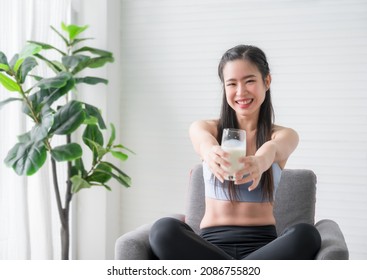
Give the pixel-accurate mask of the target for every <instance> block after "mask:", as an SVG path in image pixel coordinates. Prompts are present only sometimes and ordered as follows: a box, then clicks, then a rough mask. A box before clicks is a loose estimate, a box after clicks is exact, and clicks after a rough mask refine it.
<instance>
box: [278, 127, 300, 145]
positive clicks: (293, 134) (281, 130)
mask: <svg viewBox="0 0 367 280" xmlns="http://www.w3.org/2000/svg"><path fill="white" fill-rule="evenodd" d="M278 137H289V138H291V139H293V140H296V141H297V142H298V139H299V137H298V133H297V131H295V130H294V129H293V128H290V127H285V126H280V125H274V126H273V132H272V136H271V138H272V139H276V138H278Z"/></svg>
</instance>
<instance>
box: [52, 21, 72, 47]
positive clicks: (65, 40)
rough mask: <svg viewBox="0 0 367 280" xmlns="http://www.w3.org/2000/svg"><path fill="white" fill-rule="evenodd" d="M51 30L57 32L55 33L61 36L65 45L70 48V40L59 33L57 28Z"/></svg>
mask: <svg viewBox="0 0 367 280" xmlns="http://www.w3.org/2000/svg"><path fill="white" fill-rule="evenodd" d="M51 29H52V30H53V31H55V33H56V34H57V35H59V36H60V38H61V39H62V40H63V41H64V43H65V45H67V46H69V41H68V39H66V38H65V37H64V36H63V35H62V34H61V33H60V32H59V31H57V29H56V28H55V27H53V26H51Z"/></svg>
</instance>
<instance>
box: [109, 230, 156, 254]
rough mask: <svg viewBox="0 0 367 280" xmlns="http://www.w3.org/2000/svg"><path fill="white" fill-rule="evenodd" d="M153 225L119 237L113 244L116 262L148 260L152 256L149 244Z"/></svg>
mask: <svg viewBox="0 0 367 280" xmlns="http://www.w3.org/2000/svg"><path fill="white" fill-rule="evenodd" d="M152 225H153V223H150V224H145V225H142V226H140V227H138V228H136V229H134V230H132V231H129V232H127V233H125V234H123V235H122V236H120V237H119V238H118V239H117V240H116V243H115V259H116V260H150V259H154V254H153V252H152V249H151V248H150V244H149V231H150V228H151V226H152Z"/></svg>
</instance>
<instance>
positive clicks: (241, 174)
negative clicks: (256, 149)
mask: <svg viewBox="0 0 367 280" xmlns="http://www.w3.org/2000/svg"><path fill="white" fill-rule="evenodd" d="M239 161H240V163H242V164H243V169H241V170H239V171H238V172H237V173H236V174H235V177H236V181H235V184H236V185H240V184H245V183H248V182H251V181H252V184H251V186H249V187H248V190H249V191H252V190H254V189H256V188H257V186H258V185H259V183H260V180H261V175H262V174H263V171H262V170H261V169H260V159H259V157H257V156H247V157H242V158H240V159H239ZM246 175H247V176H246Z"/></svg>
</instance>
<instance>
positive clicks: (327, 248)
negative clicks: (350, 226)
mask: <svg viewBox="0 0 367 280" xmlns="http://www.w3.org/2000/svg"><path fill="white" fill-rule="evenodd" d="M315 226H316V228H317V230H318V231H319V233H320V235H321V248H320V251H319V252H318V253H317V255H316V259H317V260H348V259H349V251H348V247H347V244H346V243H345V239H344V235H343V233H342V231H341V230H340V227H339V225H338V224H337V223H336V222H334V221H332V220H328V219H325V220H321V221H319V222H317V223H316V225H315Z"/></svg>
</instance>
